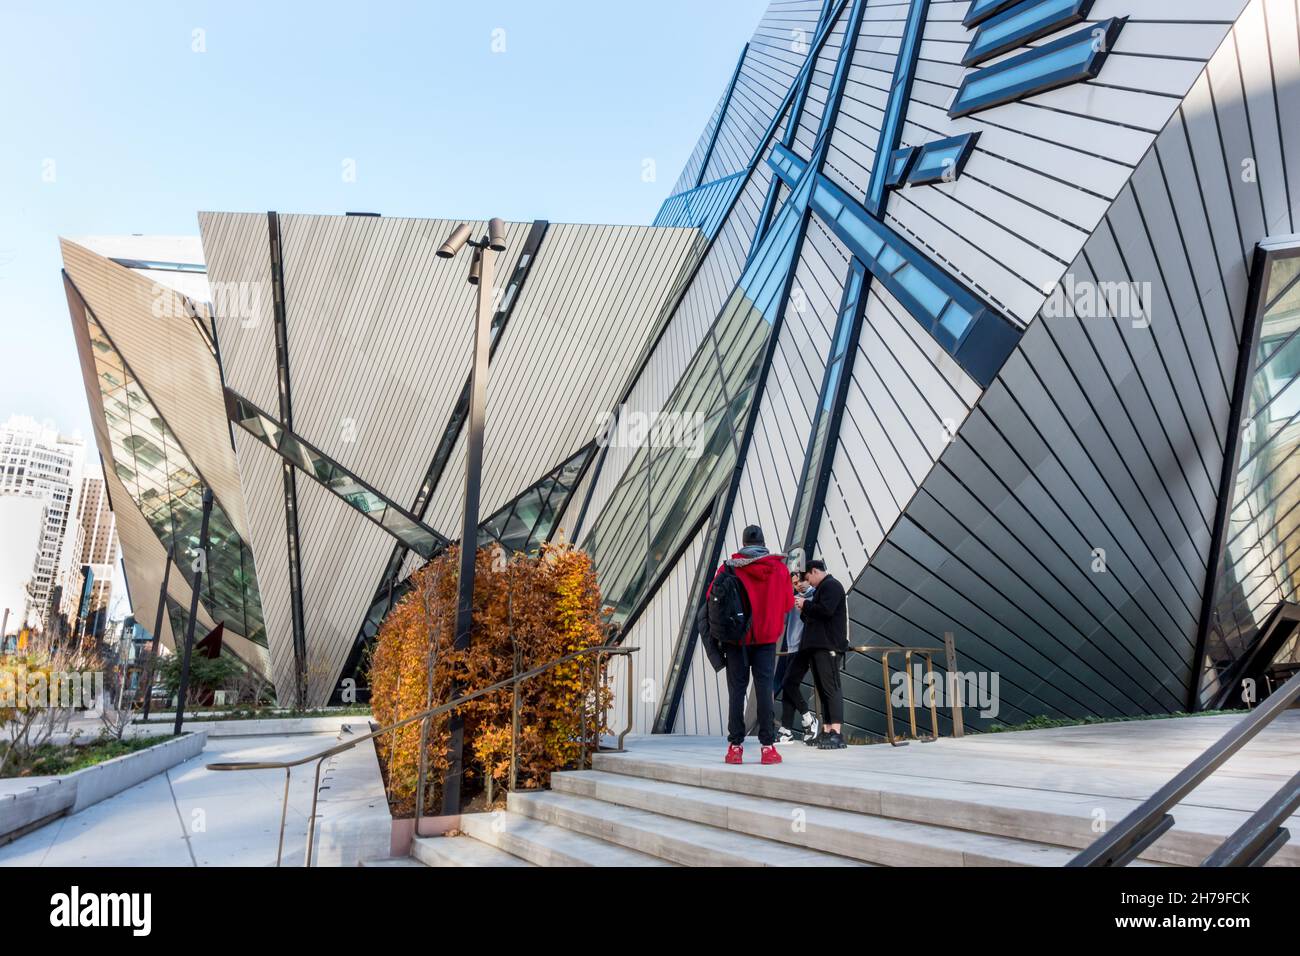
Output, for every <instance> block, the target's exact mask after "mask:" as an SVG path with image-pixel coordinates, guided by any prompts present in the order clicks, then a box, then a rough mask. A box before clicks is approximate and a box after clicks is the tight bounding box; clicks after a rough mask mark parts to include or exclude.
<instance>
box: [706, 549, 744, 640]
mask: <svg viewBox="0 0 1300 956" xmlns="http://www.w3.org/2000/svg"><path fill="white" fill-rule="evenodd" d="M750 616H751V610H750V605H749V595H748V594H746V593H745V585H744V582H742V581H741V580H740V575H738V574H736V570H735V568H733V567H731V566H730V565H723V567H722V571H721V573H719V574H718V576H717V577H716V578H714V579H713V587H712V589H711V590H710V591H709V636H710V637H712V638H713V639H714V640H715V641H717V642H718V643H719V644H722V645H724V646H726V645H728V644H740V643H742V642H743V641H744V640H745V637H746V635H748V634H749V621H750Z"/></svg>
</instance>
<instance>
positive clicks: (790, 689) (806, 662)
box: [781, 648, 844, 730]
mask: <svg viewBox="0 0 1300 956" xmlns="http://www.w3.org/2000/svg"><path fill="white" fill-rule="evenodd" d="M788 660H789V661H790V666H789V667H788V668H787V669H786V672H785V679H784V680H783V681H781V723H782V725H784V726H786V727H789V728H791V729H792V730H797V729H798V728H797V727H795V725H794V717H795V713H796V712H798V713H800V714H803V713H807V712H808V710H809V707H808V702H807V701H806V700H805V699H804V696H803V688H802V687H801V686H800V685H801V684H802V683H803V679H804V676H805V675H806V674H807V673H808V669H809V668H812V672H813V683H814V684H815V685H817V696H818V697H820V698H821V702H822V723H823V724H840V723H843V722H844V693H843V691H841V690H840V655H839V654H837V653H836V652H835V651H828V650H822V649H821V648H818V649H816V650H804V649H803V648H800V649H799V650H798V651H796V652H795V654H794V656H793V657H791V658H788Z"/></svg>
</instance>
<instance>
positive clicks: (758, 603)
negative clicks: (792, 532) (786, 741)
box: [709, 525, 794, 764]
mask: <svg viewBox="0 0 1300 956" xmlns="http://www.w3.org/2000/svg"><path fill="white" fill-rule="evenodd" d="M741 545H742V547H741V549H740V550H739V551H737V552H736V553H735V554H733V555H732V556H731V558H730V559H729V560H727V561H724V562H723V563H722V565H721V566H719V568H718V570H717V571H716V572H715V573H714V575H713V577H714V580H717V576H718V575H719V574H721V573H722V569H723V568H724V567H728V566H729V567H731V568H732V569H734V570H735V572H736V574H737V576H738V577H739V578H740V581H741V583H742V584H743V585H744V586H745V595H746V597H748V598H749V607H750V624H749V631H748V632H747V633H746V634H745V638H744V640H743V641H742V642H741V644H740V646H739V647H736V646H734V645H733V646H731V647H729V648H728V649H727V703H728V710H727V744H728V746H727V756H726V762H727V763H743V762H744V748H743V744H744V742H745V692H746V691H747V690H748V689H749V680H750V676H751V675H752V676H753V679H754V696H755V700H754V702H755V704H756V705H757V707H758V742H759V744H760V745H761V746H762V757H761V761H762V763H765V764H772V763H780V762H781V755H780V754H778V753H777V751H776V747H775V746H774V744H775V743H776V733H775V725H774V724H773V722H772V716H773V713H772V710H773V705H772V674H773V673H774V672H775V670H776V648H777V643H778V642H779V641H780V640H781V635H782V634H784V633H785V621H786V614H787V613H788V612H789V610H790V609H791V608H792V607H794V592H793V591H792V589H791V588H790V572H789V571H788V570H787V569H786V566H785V559H784V558H783V557H782V556H781V555H779V554H772V553H771V552H769V551H768V550H767V548H766V547H765V545H764V542H763V529H762V528H760V527H758V526H757V525H750V526H749V527H748V528H746V529H745V531H744V533H743V534H742V535H741ZM709 590H710V591H712V590H713V584H712V582H710V584H709Z"/></svg>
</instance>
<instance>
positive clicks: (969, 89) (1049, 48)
mask: <svg viewBox="0 0 1300 956" xmlns="http://www.w3.org/2000/svg"><path fill="white" fill-rule="evenodd" d="M1123 26H1124V21H1123V20H1120V19H1118V18H1112V19H1110V20H1107V21H1104V22H1102V23H1099V24H1091V25H1089V26H1087V27H1085V28H1084V29H1082V30H1078V31H1076V32H1074V33H1072V34H1069V35H1068V36H1065V37H1062V38H1061V39H1059V40H1055V41H1053V42H1051V43H1048V44H1046V45H1045V46H1041V47H1037V48H1035V49H1031V50H1028V51H1026V52H1024V53H1020V54H1017V55H1016V56H1013V57H1011V58H1010V59H1008V60H1005V61H1003V62H1002V63H998V64H995V65H994V66H990V67H985V68H984V69H982V70H976V71H974V72H972V73H970V74H968V75H967V76H966V79H965V80H963V81H962V85H961V87H960V88H959V89H958V90H957V95H956V97H954V99H953V102H952V106H951V107H950V108H949V110H948V115H949V116H951V117H957V116H966V115H968V114H970V113H974V112H977V111H978V110H982V109H988V108H989V107H993V106H997V105H999V104H1002V103H1009V102H1011V101H1013V100H1018V99H1022V98H1024V97H1026V96H1032V95H1033V94H1035V93H1041V92H1045V91H1046V90H1051V89H1055V88H1056V87H1058V86H1064V85H1065V84H1067V83H1075V82H1078V81H1080V80H1087V79H1091V78H1093V77H1095V76H1096V75H1097V74H1098V73H1099V72H1100V71H1101V66H1102V64H1103V63H1104V62H1105V60H1106V57H1107V55H1108V54H1109V52H1110V50H1111V49H1112V48H1113V47H1114V44H1115V39H1116V37H1118V36H1119V33H1120V30H1121V29H1123Z"/></svg>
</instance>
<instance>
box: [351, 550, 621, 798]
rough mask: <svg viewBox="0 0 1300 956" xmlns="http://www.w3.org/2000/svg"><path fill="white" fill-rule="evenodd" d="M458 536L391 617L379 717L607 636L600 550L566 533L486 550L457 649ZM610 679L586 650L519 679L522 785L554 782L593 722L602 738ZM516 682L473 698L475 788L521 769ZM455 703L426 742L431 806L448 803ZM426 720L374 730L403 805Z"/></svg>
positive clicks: (468, 765)
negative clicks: (525, 549)
mask: <svg viewBox="0 0 1300 956" xmlns="http://www.w3.org/2000/svg"><path fill="white" fill-rule="evenodd" d="M459 562H460V556H459V554H458V552H457V550H456V549H455V548H451V549H449V550H448V551H447V552H445V553H444V554H442V555H440V556H439V557H437V558H435V559H434V560H433V561H431V562H429V563H428V564H427V565H425V566H424V567H423V568H421V569H420V570H419V571H417V572H415V574H414V575H413V576H412V579H411V581H412V585H413V587H412V589H411V591H410V592H409V593H408V594H407V595H406V597H404V598H403V599H402V600H401V601H400V602H398V604H397V606H396V607H394V608H393V610H392V611H391V612H390V613H389V615H388V617H387V618H386V619H385V621H384V624H383V627H382V628H381V629H380V632H379V640H378V644H377V646H376V647H375V650H374V653H373V654H372V656H371V660H370V700H371V707H372V709H373V713H374V717H375V720H376V721H377V722H378V723H380V724H384V725H386V724H390V723H395V722H396V721H399V720H401V719H403V718H405V717H409V716H411V715H413V714H417V713H419V712H421V711H423V710H427V709H429V708H430V707H433V706H436V705H438V704H440V703H444V702H446V701H447V700H448V699H449V698H450V695H451V688H452V683H453V681H454V682H456V683H457V684H459V686H460V688H461V690H462V692H463V693H468V692H471V691H474V690H477V689H479V688H483V687H487V686H489V685H491V684H494V683H496V682H498V681H501V680H505V679H506V678H508V677H510V676H511V675H512V674H515V673H522V672H524V671H527V670H530V669H531V668H534V667H537V666H540V665H542V664H546V663H548V662H550V661H553V660H555V659H557V658H560V657H563V656H564V655H565V654H569V653H572V652H574V651H578V650H581V649H583V648H588V647H593V646H595V645H598V644H601V643H603V642H604V640H605V637H606V633H607V625H606V615H605V612H604V609H602V607H601V604H600V591H599V589H598V587H597V585H596V577H595V572H594V570H593V568H592V565H591V559H590V558H589V557H588V556H587V555H586V554H585V553H584V552H582V551H580V550H578V549H576V548H574V547H572V546H570V545H567V544H549V545H543V546H542V548H541V550H540V551H539V552H534V553H532V554H528V555H523V554H516V555H515V556H513V557H511V558H508V559H507V558H506V557H505V555H504V553H503V552H501V550H500V549H498V548H491V549H489V548H482V549H480V550H479V553H478V555H477V557H476V563H475V568H476V570H475V580H474V631H473V637H472V640H471V642H470V646H469V647H468V648H466V649H464V650H459V651H458V650H455V649H454V648H453V646H452V645H453V640H454V637H455V634H454V631H455V622H456V597H457V576H458V567H459ZM610 697H611V691H610V689H609V687H608V682H607V681H606V679H605V678H604V677H603V676H602V675H598V674H597V673H596V667H595V655H587V656H584V657H581V658H578V659H577V660H575V661H572V662H569V663H567V664H563V665H560V666H559V667H556V668H554V669H552V670H550V671H548V672H547V673H545V674H542V675H539V676H537V677H534V678H531V679H529V680H527V681H525V682H523V683H522V684H521V686H520V721H519V725H520V726H519V751H518V786H519V787H520V788H535V787H543V786H546V785H547V784H548V783H549V782H550V774H551V772H552V771H554V770H558V769H561V768H563V767H566V766H569V765H571V764H573V763H574V761H576V760H577V759H578V757H579V756H580V754H581V750H582V745H583V739H584V738H583V733H584V729H585V734H586V738H585V739H586V743H587V746H588V748H594V747H595V745H596V743H597V742H598V740H599V735H600V734H602V733H606V732H608V727H606V726H604V723H605V718H606V714H605V711H606V705H607V704H608V703H609V700H610ZM511 700H512V694H511V691H510V690H509V689H508V688H507V689H504V690H500V691H496V692H493V693H491V694H488V695H486V696H484V697H481V698H479V699H477V700H474V701H471V702H469V703H467V704H464V705H462V707H461V709H460V710H461V714H462V715H463V718H464V722H465V729H464V739H465V745H464V761H465V773H466V780H467V792H472V791H473V790H476V789H478V788H479V787H481V786H482V785H483V784H484V782H485V780H486V778H487V777H491V778H492V780H493V782H494V784H496V785H498V786H501V787H504V786H505V785H506V783H507V782H508V778H509V770H510V741H511V727H512V722H511ZM448 721H449V718H448V716H447V715H443V716H441V717H437V718H434V719H433V720H432V721H430V725H429V731H428V736H427V738H426V741H425V745H424V753H425V760H426V777H425V780H426V783H425V788H426V789H425V811H426V812H436V808H437V807H438V806H439V805H440V803H441V791H442V778H443V774H444V773H445V771H446V769H447V759H446V749H447V742H448V737H449V733H448ZM421 723H422V722H421V721H416V722H414V723H412V724H411V725H409V726H407V727H404V728H402V729H401V730H398V731H395V732H394V733H391V734H388V735H386V736H384V737H381V738H379V739H378V740H376V741H375V743H376V749H377V750H378V753H379V758H380V760H381V761H382V762H383V763H384V764H385V765H386V769H387V779H388V788H389V800H390V802H391V803H392V805H393V808H394V811H395V812H397V813H399V814H400V813H408V812H411V811H412V810H413V809H414V806H415V794H416V788H417V781H418V778H419V766H420V749H421V746H420V741H421Z"/></svg>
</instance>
